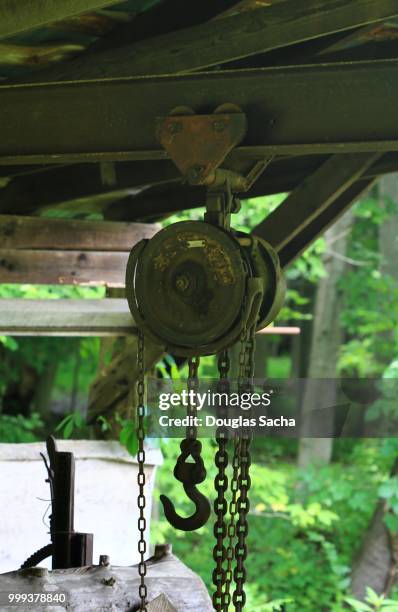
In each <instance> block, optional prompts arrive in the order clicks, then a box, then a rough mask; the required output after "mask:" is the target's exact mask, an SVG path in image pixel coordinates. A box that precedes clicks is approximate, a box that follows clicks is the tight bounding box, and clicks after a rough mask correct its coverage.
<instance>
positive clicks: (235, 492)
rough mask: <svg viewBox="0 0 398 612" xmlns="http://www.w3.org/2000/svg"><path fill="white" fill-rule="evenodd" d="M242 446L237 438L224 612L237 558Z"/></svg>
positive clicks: (232, 481)
mask: <svg viewBox="0 0 398 612" xmlns="http://www.w3.org/2000/svg"><path fill="white" fill-rule="evenodd" d="M240 455H241V444H240V438H239V437H237V438H235V441H234V454H233V458H232V478H231V501H230V502H229V522H228V530H227V536H228V546H227V571H226V576H225V595H224V610H225V611H226V612H227V611H228V608H229V606H230V604H231V593H230V591H231V583H232V578H233V572H232V563H233V561H234V558H235V538H236V514H237V511H238V505H237V501H238V493H239V467H240Z"/></svg>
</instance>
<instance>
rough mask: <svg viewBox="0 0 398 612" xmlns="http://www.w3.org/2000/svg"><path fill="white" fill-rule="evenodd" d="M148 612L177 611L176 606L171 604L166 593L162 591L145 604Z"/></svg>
mask: <svg viewBox="0 0 398 612" xmlns="http://www.w3.org/2000/svg"><path fill="white" fill-rule="evenodd" d="M147 611H148V612H177V608H175V607H174V606H173V605H171V603H170V601H169V600H168V599H167V597H166V595H164V594H163V593H162V595H159V597H156V599H154V600H153V601H150V602H149V604H148V605H147Z"/></svg>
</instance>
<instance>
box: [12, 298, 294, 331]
mask: <svg viewBox="0 0 398 612" xmlns="http://www.w3.org/2000/svg"><path fill="white" fill-rule="evenodd" d="M288 330H289V333H290V332H291V333H296V330H298V331H299V329H298V328H288ZM292 330H293V331H292ZM285 331H286V330H285V328H278V327H267V328H266V330H262V331H261V332H259V333H267V334H279V333H285ZM135 333H136V328H135V325H134V320H133V317H132V315H131V313H130V310H129V307H128V304H127V300H125V299H123V298H105V299H102V300H65V299H62V300H58V299H57V300H25V299H0V335H1V334H2V335H4V334H6V335H14V336H130V335H135Z"/></svg>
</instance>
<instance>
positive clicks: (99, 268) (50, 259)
mask: <svg viewBox="0 0 398 612" xmlns="http://www.w3.org/2000/svg"><path fill="white" fill-rule="evenodd" d="M128 256H129V254H128V253H107V252H98V251H42V250H30V249H25V250H16V249H0V283H23V284H26V283H28V284H35V285H39V284H41V285H93V286H94V285H95V286H107V287H124V286H125V276H126V266H127V260H128Z"/></svg>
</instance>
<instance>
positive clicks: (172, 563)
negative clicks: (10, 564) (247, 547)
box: [0, 474, 213, 612]
mask: <svg viewBox="0 0 398 612" xmlns="http://www.w3.org/2000/svg"><path fill="white" fill-rule="evenodd" d="M98 478H101V476H100V474H99V476H98ZM126 494H127V491H126ZM38 529H40V525H38ZM209 553H210V551H209ZM204 554H205V553H204ZM111 562H112V559H111ZM147 570H148V571H147V575H146V579H145V582H146V584H147V586H148V600H149V601H152V600H153V599H156V598H157V597H159V595H161V594H165V595H166V597H167V598H168V599H169V600H170V601H171V602H172V605H173V606H174V608H175V610H176V612H212V610H213V606H212V603H211V599H210V597H209V593H208V590H207V588H206V586H205V584H204V582H203V580H202V579H201V578H200V577H199V576H198V575H197V574H195V573H194V572H192V570H190V569H189V568H188V567H187V566H186V565H184V564H183V563H182V562H181V561H179V559H178V558H177V557H175V556H174V555H167V556H165V557H163V558H162V559H160V561H157V560H156V559H155V560H151V561H150V562H149V563H148V565H147ZM33 585H34V586H35V587H36V588H37V590H38V588H39V586H40V587H41V588H42V590H43V592H51V591H53V592H57V593H64V594H65V600H66V602H67V603H61V604H57V606H53V605H50V604H49V605H47V604H40V606H35V608H34V607H31V606H24V608H25V610H28V609H29V607H30V608H31V610H34V609H36V610H41V612H49V610H51V609H52V610H54V609H55V608H57V609H58V610H59V611H60V612H66V611H67V610H74V612H87V611H88V610H98V612H100V611H105V610H139V606H140V600H139V594H138V589H139V585H140V576H139V574H138V567H137V566H136V565H135V566H133V567H118V566H106V567H101V566H99V565H93V566H91V567H85V568H84V569H82V568H76V569H67V570H54V571H52V572H50V573H49V572H48V570H47V569H46V568H37V567H33V568H30V569H27V570H24V571H14V572H7V573H6V574H2V575H1V577H0V586H1V591H2V593H30V592H32V587H33ZM112 585H114V586H113V588H112ZM15 609H18V608H15V606H14V605H12V604H8V603H7V604H2V612H13V611H14V610H15ZM21 609H23V608H21Z"/></svg>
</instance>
